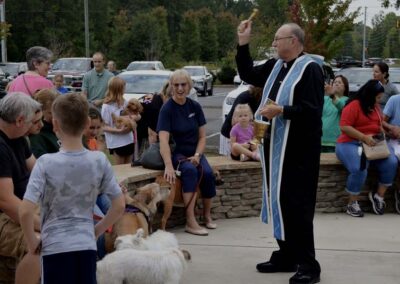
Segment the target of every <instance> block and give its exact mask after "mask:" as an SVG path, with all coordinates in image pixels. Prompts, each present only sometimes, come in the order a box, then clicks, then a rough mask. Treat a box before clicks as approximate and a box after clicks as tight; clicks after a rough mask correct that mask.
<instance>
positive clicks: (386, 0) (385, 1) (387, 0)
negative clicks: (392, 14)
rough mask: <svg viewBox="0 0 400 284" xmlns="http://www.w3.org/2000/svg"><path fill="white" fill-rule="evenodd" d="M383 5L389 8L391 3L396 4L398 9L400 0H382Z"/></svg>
mask: <svg viewBox="0 0 400 284" xmlns="http://www.w3.org/2000/svg"><path fill="white" fill-rule="evenodd" d="M381 4H382V7H385V8H388V7H389V6H390V5H392V6H394V7H395V8H396V9H399V7H400V0H392V1H390V0H381Z"/></svg>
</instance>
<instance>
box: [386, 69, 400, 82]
mask: <svg viewBox="0 0 400 284" xmlns="http://www.w3.org/2000/svg"><path fill="white" fill-rule="evenodd" d="M389 82H392V83H397V84H400V68H396V69H394V68H389Z"/></svg>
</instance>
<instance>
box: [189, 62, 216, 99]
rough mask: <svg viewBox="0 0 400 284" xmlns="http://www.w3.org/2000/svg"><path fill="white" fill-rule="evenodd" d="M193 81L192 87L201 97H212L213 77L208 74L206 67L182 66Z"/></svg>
mask: <svg viewBox="0 0 400 284" xmlns="http://www.w3.org/2000/svg"><path fill="white" fill-rule="evenodd" d="M183 69H185V70H186V71H188V73H189V75H190V77H191V78H192V80H193V87H194V88H195V89H196V91H197V92H198V93H200V94H202V95H203V96H205V95H207V94H208V95H209V96H212V95H213V89H214V86H213V76H212V75H211V73H210V72H208V70H207V67H206V66H184V67H183Z"/></svg>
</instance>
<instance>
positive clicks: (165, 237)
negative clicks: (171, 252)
mask: <svg viewBox="0 0 400 284" xmlns="http://www.w3.org/2000/svg"><path fill="white" fill-rule="evenodd" d="M143 236H144V230H143V229H141V228H140V229H138V230H137V231H136V234H135V235H125V236H120V237H118V238H117V239H116V240H115V244H114V246H115V249H116V250H121V249H137V250H164V249H170V248H179V245H178V240H177V238H176V237H175V235H174V234H172V233H169V232H166V231H163V230H158V231H157V232H155V233H153V234H151V235H150V236H148V237H147V238H144V237H143Z"/></svg>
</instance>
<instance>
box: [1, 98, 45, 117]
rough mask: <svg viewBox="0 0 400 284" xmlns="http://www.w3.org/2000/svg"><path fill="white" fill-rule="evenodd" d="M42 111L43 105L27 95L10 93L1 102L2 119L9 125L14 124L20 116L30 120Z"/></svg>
mask: <svg viewBox="0 0 400 284" xmlns="http://www.w3.org/2000/svg"><path fill="white" fill-rule="evenodd" d="M41 109H42V105H41V104H40V103H38V102H37V101H35V100H34V99H32V98H31V96H28V95H27V94H24V93H22V92H15V93H8V94H7V95H6V96H5V97H4V98H3V99H1V100H0V119H2V120H3V121H5V122H7V123H14V122H15V121H16V120H17V118H18V117H19V116H23V117H24V118H25V120H30V119H32V118H33V116H34V115H35V113H37V112H38V111H40V110H41Z"/></svg>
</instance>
